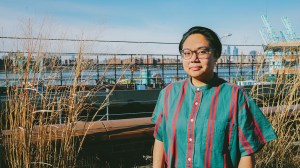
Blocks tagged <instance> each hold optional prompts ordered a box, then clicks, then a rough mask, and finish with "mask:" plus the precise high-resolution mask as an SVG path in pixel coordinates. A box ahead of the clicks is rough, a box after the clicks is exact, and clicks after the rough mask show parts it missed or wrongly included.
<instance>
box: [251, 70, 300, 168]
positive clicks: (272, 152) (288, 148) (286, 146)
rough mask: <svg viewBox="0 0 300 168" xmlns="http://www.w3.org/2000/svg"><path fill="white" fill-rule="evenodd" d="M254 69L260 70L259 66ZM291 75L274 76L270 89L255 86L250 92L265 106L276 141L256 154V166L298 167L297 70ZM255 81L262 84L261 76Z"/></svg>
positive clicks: (299, 83)
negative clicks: (288, 76) (275, 134)
mask: <svg viewBox="0 0 300 168" xmlns="http://www.w3.org/2000/svg"><path fill="white" fill-rule="evenodd" d="M257 69H258V70H262V68H261V67H258V68H257ZM295 73H296V74H295V76H294V77H291V78H287V77H286V75H285V74H277V75H276V78H275V79H276V80H275V82H274V84H272V85H273V87H269V86H264V85H255V86H253V88H252V90H251V92H250V94H251V95H252V96H253V98H254V99H256V100H257V102H259V103H261V104H263V107H265V109H266V110H265V111H264V113H265V114H266V115H267V116H269V120H270V122H271V124H272V126H273V128H274V129H275V131H276V133H277V135H278V139H277V140H275V141H272V142H271V143H269V144H267V145H266V146H265V147H264V148H263V149H262V150H261V151H260V152H259V153H258V154H256V166H257V167H267V168H268V167H270V168H285V167H290V168H294V167H295V168H296V167H297V168H298V167H299V165H300V144H299V142H300V111H299V102H300V95H299V92H300V90H299V89H300V71H298V72H295ZM258 79H259V80H258V81H262V82H263V81H266V79H264V76H259V77H258ZM263 93H265V94H264V96H263ZM272 107H275V108H272ZM270 111H273V113H272V114H270Z"/></svg>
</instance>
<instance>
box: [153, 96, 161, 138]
mask: <svg viewBox="0 0 300 168" xmlns="http://www.w3.org/2000/svg"><path fill="white" fill-rule="evenodd" d="M163 91H164V90H162V91H161V92H160V93H159V96H158V99H157V102H156V106H155V109H154V111H153V115H152V119H151V120H152V122H153V123H154V124H155V127H154V133H153V136H154V138H155V139H157V140H159V141H163V122H164V121H163V118H164V116H163V107H164V94H163Z"/></svg>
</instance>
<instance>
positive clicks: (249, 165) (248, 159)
mask: <svg viewBox="0 0 300 168" xmlns="http://www.w3.org/2000/svg"><path fill="white" fill-rule="evenodd" d="M254 165H255V159H254V156H253V155H249V156H244V157H241V160H240V163H239V168H254Z"/></svg>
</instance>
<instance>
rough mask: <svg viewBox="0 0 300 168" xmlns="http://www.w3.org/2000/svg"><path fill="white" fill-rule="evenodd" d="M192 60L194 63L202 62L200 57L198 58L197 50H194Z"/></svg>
mask: <svg viewBox="0 0 300 168" xmlns="http://www.w3.org/2000/svg"><path fill="white" fill-rule="evenodd" d="M190 62H191V63H194V62H200V59H199V58H198V56H197V53H196V52H193V55H192V57H191V59H190Z"/></svg>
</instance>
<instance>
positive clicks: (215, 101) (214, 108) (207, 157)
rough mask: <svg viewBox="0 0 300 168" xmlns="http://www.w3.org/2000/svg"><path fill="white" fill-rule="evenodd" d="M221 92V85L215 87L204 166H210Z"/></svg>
mask: <svg viewBox="0 0 300 168" xmlns="http://www.w3.org/2000/svg"><path fill="white" fill-rule="evenodd" d="M219 93H220V86H218V87H216V88H215V92H214V95H213V97H212V104H211V106H210V115H209V120H208V127H207V135H206V148H205V156H204V167H210V162H211V153H212V146H213V137H214V126H215V119H216V112H217V105H218V97H219Z"/></svg>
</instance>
